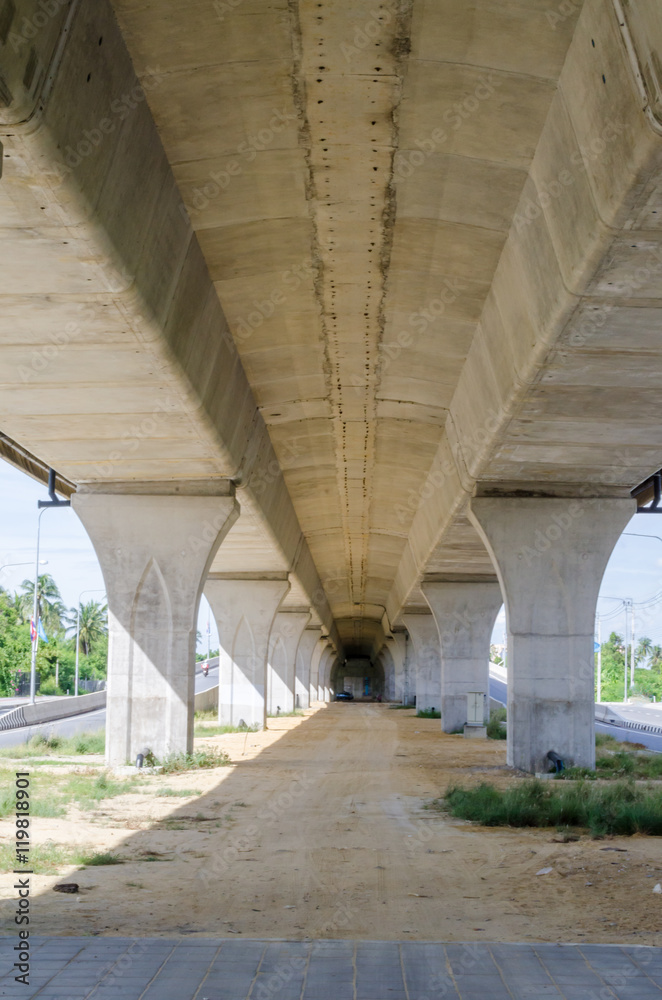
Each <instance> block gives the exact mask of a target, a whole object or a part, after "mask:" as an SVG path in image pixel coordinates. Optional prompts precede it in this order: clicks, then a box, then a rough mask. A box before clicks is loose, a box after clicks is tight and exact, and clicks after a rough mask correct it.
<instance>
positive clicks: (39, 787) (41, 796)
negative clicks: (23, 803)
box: [0, 770, 66, 818]
mask: <svg viewBox="0 0 662 1000" xmlns="http://www.w3.org/2000/svg"><path fill="white" fill-rule="evenodd" d="M0 789H1V791H0V816H10V815H11V814H12V813H14V812H16V787H15V774H14V772H13V771H8V770H2V771H0ZM65 813H66V808H65V806H64V804H63V803H62V800H61V797H60V796H59V795H58V794H57V792H56V790H54V788H53V780H52V779H51V776H50V775H40V776H39V778H36V777H35V776H33V777H32V781H31V785H30V815H31V816H41V817H51V818H52V817H54V816H64V814H65Z"/></svg>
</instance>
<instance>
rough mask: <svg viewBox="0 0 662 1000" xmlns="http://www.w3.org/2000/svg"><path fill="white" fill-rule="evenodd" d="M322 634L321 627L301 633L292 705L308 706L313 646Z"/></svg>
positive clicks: (298, 706) (297, 706)
mask: <svg viewBox="0 0 662 1000" xmlns="http://www.w3.org/2000/svg"><path fill="white" fill-rule="evenodd" d="M321 635H322V629H321V628H306V629H304V630H303V632H302V633H301V638H300V639H299V645H298V646H297V653H296V672H295V678H294V707H295V708H310V669H311V666H312V659H313V653H314V651H315V646H316V645H317V643H318V642H319V640H320V637H321Z"/></svg>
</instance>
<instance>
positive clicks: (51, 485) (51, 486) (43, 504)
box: [30, 469, 71, 705]
mask: <svg viewBox="0 0 662 1000" xmlns="http://www.w3.org/2000/svg"><path fill="white" fill-rule="evenodd" d="M48 495H49V497H50V500H38V501H37V509H38V510H39V517H38V518H37V559H36V563H35V575H34V601H33V605H32V626H33V628H34V639H33V640H32V657H31V660H30V704H31V705H34V703H35V700H36V676H37V643H38V641H39V621H38V619H37V611H38V590H39V540H40V533H41V515H42V514H43V513H44V510H46V509H47V508H49V507H71V500H58V498H57V494H56V493H55V469H49V470H48Z"/></svg>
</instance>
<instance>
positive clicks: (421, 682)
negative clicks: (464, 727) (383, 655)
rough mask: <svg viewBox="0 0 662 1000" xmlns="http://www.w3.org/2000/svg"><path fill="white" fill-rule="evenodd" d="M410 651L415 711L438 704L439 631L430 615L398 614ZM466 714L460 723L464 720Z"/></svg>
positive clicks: (438, 707) (439, 692)
mask: <svg viewBox="0 0 662 1000" xmlns="http://www.w3.org/2000/svg"><path fill="white" fill-rule="evenodd" d="M402 620H403V622H404V623H405V626H406V628H407V631H408V632H409V636H410V638H411V645H412V647H413V650H414V661H415V663H414V669H413V670H412V671H411V673H412V674H413V686H414V688H415V692H416V702H415V704H416V711H417V712H422V711H424V710H425V709H430V708H434V709H436V710H437V711H439V709H440V707H441V656H440V650H439V633H438V631H437V626H436V624H435V620H434V616H433V615H429V614H406V615H403V616H402ZM411 681H412V678H411V677H410V682H411ZM466 721H467V720H466V715H465V717H464V719H463V720H462V722H463V723H464V722H466Z"/></svg>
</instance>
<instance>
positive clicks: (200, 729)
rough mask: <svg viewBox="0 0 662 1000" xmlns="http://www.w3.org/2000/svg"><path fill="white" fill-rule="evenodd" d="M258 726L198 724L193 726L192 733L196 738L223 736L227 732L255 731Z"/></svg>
mask: <svg viewBox="0 0 662 1000" xmlns="http://www.w3.org/2000/svg"><path fill="white" fill-rule="evenodd" d="M258 730H259V726H257V725H255V726H220V725H219V726H212V725H209V723H207V724H204V725H203V724H200V725H198V726H195V728H194V730H193V735H194V736H195V738H196V739H200V738H201V737H203V738H204V737H205V736H225V735H226V734H227V733H257V732H258Z"/></svg>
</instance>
